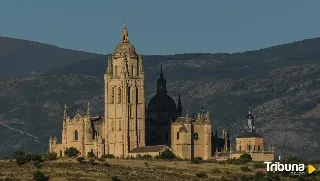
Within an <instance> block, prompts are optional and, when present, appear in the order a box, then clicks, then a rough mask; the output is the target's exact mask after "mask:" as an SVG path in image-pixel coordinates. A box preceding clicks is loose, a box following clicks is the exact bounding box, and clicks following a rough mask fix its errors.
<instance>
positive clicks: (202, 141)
mask: <svg viewBox="0 0 320 181" xmlns="http://www.w3.org/2000/svg"><path fill="white" fill-rule="evenodd" d="M171 149H172V150H173V152H174V153H175V154H176V155H177V156H178V157H180V158H187V159H191V158H194V157H201V158H202V159H204V160H207V159H210V158H211V156H212V152H211V121H210V117H209V112H207V113H206V114H203V113H198V117H197V119H193V118H189V116H188V114H187V116H186V117H179V118H177V120H176V121H174V122H172V123H171Z"/></svg>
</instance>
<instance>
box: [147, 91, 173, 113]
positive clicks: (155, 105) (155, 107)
mask: <svg viewBox="0 0 320 181" xmlns="http://www.w3.org/2000/svg"><path fill="white" fill-rule="evenodd" d="M176 108H177V107H176V103H175V102H174V100H173V99H172V98H171V97H170V96H168V95H167V94H156V95H155V96H154V97H153V98H152V99H151V100H150V101H149V104H148V111H156V112H161V111H162V112H175V111H176Z"/></svg>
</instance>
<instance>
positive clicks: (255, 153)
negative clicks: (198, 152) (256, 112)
mask: <svg viewBox="0 0 320 181" xmlns="http://www.w3.org/2000/svg"><path fill="white" fill-rule="evenodd" d="M246 120H247V129H246V131H245V132H244V133H243V134H242V135H240V136H238V137H237V138H236V146H235V149H234V150H232V149H230V150H222V151H217V152H216V154H215V156H214V157H215V159H217V160H226V159H227V158H233V159H237V158H240V156H241V155H243V154H244V153H248V154H250V155H251V157H252V160H253V161H273V160H274V147H273V146H269V148H268V149H265V144H264V138H263V137H262V136H261V135H260V134H258V133H256V130H255V126H254V116H253V115H252V113H251V107H250V104H249V113H248V115H247V116H246ZM230 147H231V146H230Z"/></svg>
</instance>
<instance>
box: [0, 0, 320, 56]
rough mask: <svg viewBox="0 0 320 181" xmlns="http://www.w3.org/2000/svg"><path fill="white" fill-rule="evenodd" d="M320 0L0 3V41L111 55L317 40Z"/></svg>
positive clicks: (239, 48) (230, 50)
mask: <svg viewBox="0 0 320 181" xmlns="http://www.w3.org/2000/svg"><path fill="white" fill-rule="evenodd" d="M319 7H320V1H319V0H308V1H301V0H221V1H218V0H201V1H194V0H174V1H173V0H161V1H150V0H126V1H125V0H92V1H89V0H68V1H66V0H52V1H43V0H28V1H26V0H15V1H11V0H0V24H1V26H0V36H5V37H12V38H19V39H26V40H33V41H39V42H42V43H48V44H53V45H56V46H59V47H63V48H68V49H75V50H82V51H88V52H94V53H102V54H108V53H111V52H112V51H113V50H114V48H115V46H116V45H117V44H118V43H119V42H120V34H121V30H122V28H123V24H124V22H125V23H126V25H127V29H128V31H129V40H130V41H131V43H132V44H133V45H134V46H135V48H136V50H137V52H138V53H142V54H148V55H150V54H152V55H155V54H157V55H162V54H179V53H233V52H242V51H247V50H255V49H260V48H265V47H269V46H273V45H278V44H284V43H290V42H294V41H299V40H303V39H308V38H314V37H319V36H320V23H319V17H320V11H319Z"/></svg>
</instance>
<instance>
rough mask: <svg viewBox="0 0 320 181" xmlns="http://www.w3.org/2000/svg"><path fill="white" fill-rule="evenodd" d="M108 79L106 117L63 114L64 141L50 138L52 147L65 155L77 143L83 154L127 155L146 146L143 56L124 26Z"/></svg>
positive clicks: (109, 60)
mask: <svg viewBox="0 0 320 181" xmlns="http://www.w3.org/2000/svg"><path fill="white" fill-rule="evenodd" d="M104 80H105V84H104V87H105V111H104V112H105V113H104V118H102V117H99V118H96V117H91V116H90V107H89V106H88V113H87V114H86V115H80V114H79V113H78V114H77V115H76V116H75V117H73V118H70V117H69V116H68V115H67V110H66V108H65V114H64V118H63V128H62V141H61V143H58V141H57V138H56V137H54V138H53V139H52V138H50V140H49V151H50V152H56V153H58V155H60V156H64V150H66V149H67V148H70V147H75V148H77V150H79V151H80V153H81V155H82V156H87V153H88V152H94V153H95V154H96V155H97V156H99V155H103V154H113V155H115V156H116V157H127V156H128V153H129V152H130V150H132V149H134V148H136V147H142V146H145V98H144V95H145V93H144V71H143V65H142V56H141V55H140V56H139V55H137V53H136V51H135V48H134V46H133V45H132V44H131V43H130V41H129V39H128V30H127V28H126V26H124V28H123V30H122V33H121V39H120V43H119V44H118V45H117V46H116V48H115V50H114V52H113V55H112V56H109V57H108V66H107V71H106V73H105V74H104Z"/></svg>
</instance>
